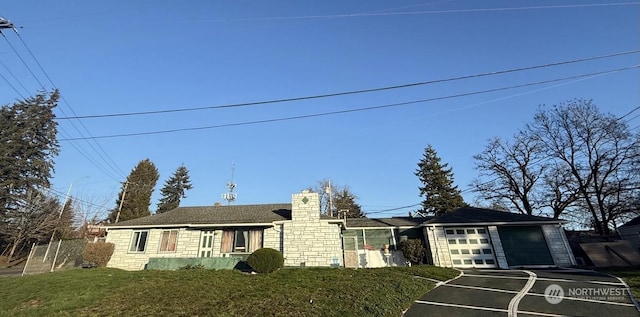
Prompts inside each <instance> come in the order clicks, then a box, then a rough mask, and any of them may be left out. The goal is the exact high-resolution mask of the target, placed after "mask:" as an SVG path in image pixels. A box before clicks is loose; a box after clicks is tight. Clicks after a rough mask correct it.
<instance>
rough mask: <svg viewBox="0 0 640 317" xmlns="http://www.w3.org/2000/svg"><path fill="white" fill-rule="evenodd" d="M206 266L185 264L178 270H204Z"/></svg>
mask: <svg viewBox="0 0 640 317" xmlns="http://www.w3.org/2000/svg"><path fill="white" fill-rule="evenodd" d="M204 269H205V267H204V265H202V264H187V265H185V266H181V267H180V268H179V269H178V270H204Z"/></svg>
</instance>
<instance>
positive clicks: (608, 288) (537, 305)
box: [404, 269, 640, 317]
mask: <svg viewBox="0 0 640 317" xmlns="http://www.w3.org/2000/svg"><path fill="white" fill-rule="evenodd" d="M545 294H546V295H545ZM404 316H406V317H418V316H421V317H422V316H446V317H457V316H468V317H472V316H527V317H528V316H552V317H553V316H640V313H639V311H638V308H637V307H636V305H634V302H633V300H632V298H631V297H630V296H629V293H628V291H627V289H626V287H625V285H624V284H623V283H622V282H621V281H620V280H618V279H617V278H615V277H612V276H608V275H605V274H601V273H598V272H593V271H585V270H563V269H554V270H465V271H463V272H462V274H461V275H460V276H459V277H458V278H455V279H453V280H450V281H448V282H446V283H443V284H440V285H439V286H437V287H436V288H435V289H433V290H432V291H431V292H429V293H428V294H426V295H425V296H423V297H422V298H420V299H419V300H417V301H415V303H414V304H413V305H412V306H411V307H410V308H409V310H407V311H406V312H405V314H404Z"/></svg>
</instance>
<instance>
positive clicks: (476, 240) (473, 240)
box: [469, 239, 478, 244]
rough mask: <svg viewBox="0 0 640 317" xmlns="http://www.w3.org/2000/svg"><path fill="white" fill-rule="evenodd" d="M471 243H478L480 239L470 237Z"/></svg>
mask: <svg viewBox="0 0 640 317" xmlns="http://www.w3.org/2000/svg"><path fill="white" fill-rule="evenodd" d="M469 243H470V244H478V239H469Z"/></svg>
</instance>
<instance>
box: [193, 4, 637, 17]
mask: <svg viewBox="0 0 640 317" xmlns="http://www.w3.org/2000/svg"><path fill="white" fill-rule="evenodd" d="M634 5H640V2H617V3H590V4H566V5H552V6H528V7H501V8H484V9H483V8H479V9H450V10H429V11H405V12H381V13H375V12H370V13H347V14H327V15H306V16H279V17H278V16H276V17H263V18H236V19H205V20H200V21H213V22H248V21H278V20H305V19H329V18H356V17H375V16H400V15H423V14H451V13H474V12H502V11H526V10H549V9H569V8H595V7H613V6H634Z"/></svg>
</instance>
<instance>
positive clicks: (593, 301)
mask: <svg viewBox="0 0 640 317" xmlns="http://www.w3.org/2000/svg"><path fill="white" fill-rule="evenodd" d="M527 295H531V296H541V297H544V296H546V295H544V294H538V293H528V294H527ZM557 297H558V298H562V299H563V300H565V299H566V300H575V301H580V302H589V303H597V304H609V305H618V306H630V307H635V306H636V305H634V304H630V303H620V302H610V301H605V300H597V299H588V298H579V297H567V296H557Z"/></svg>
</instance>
